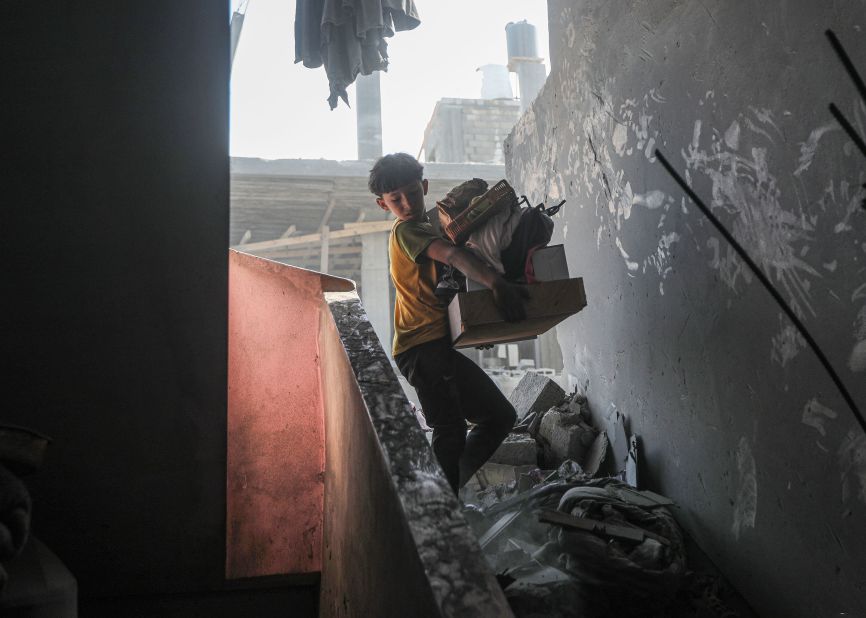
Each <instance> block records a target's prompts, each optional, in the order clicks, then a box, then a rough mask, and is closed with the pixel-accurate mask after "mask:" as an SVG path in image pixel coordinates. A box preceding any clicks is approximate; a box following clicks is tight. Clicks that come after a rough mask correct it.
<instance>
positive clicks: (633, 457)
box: [625, 435, 638, 487]
mask: <svg viewBox="0 0 866 618" xmlns="http://www.w3.org/2000/svg"><path fill="white" fill-rule="evenodd" d="M625 482H626V483H628V484H629V485H631V486H632V487H637V482H638V475H637V436H636V435H633V436H631V437H630V438H629V439H628V456H627V457H626V460H625Z"/></svg>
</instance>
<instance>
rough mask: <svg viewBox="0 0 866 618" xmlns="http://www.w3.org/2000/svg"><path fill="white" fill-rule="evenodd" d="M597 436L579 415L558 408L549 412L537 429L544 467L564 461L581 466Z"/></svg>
mask: <svg viewBox="0 0 866 618" xmlns="http://www.w3.org/2000/svg"><path fill="white" fill-rule="evenodd" d="M597 435H598V431H596V430H595V429H594V428H593V427H591V426H589V425H588V424H587V423H586V422H584V420H583V418H582V417H581V415H580V414H579V413H575V412H569V411H568V410H567V409H565V410H561V409H559V408H554V409H553V410H549V411H548V412H547V413H546V414H545V415H544V418H542V419H541V426H540V427H539V429H538V437H539V442H541V444H542V446H543V449H544V463H545V465H546V466H548V467H551V466H555V465H558V464H559V463H561V462H563V461H564V460H566V459H573V460H574V461H576V462H578V463H581V464H582V463H583V462H584V460H585V459H586V456H587V453H588V452H589V449H590V447H591V446H592V444H593V442H595V438H596V436H597Z"/></svg>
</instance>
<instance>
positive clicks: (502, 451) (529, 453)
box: [489, 433, 538, 466]
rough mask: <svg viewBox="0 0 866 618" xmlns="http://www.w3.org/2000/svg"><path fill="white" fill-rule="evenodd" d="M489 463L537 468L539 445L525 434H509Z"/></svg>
mask: <svg viewBox="0 0 866 618" xmlns="http://www.w3.org/2000/svg"><path fill="white" fill-rule="evenodd" d="M489 461H490V462H492V463H499V464H508V465H510V466H537V465H538V443H537V442H536V441H535V439H534V438H533V437H532V436H530V435H528V434H525V433H511V434H508V436H506V437H505V440H504V441H503V442H502V444H501V445H499V448H498V449H496V452H495V453H493V455H492V456H491V457H490V459H489Z"/></svg>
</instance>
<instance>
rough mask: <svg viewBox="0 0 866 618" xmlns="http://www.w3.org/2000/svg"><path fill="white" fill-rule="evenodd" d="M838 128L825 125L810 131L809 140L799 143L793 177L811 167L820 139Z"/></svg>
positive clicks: (832, 125)
mask: <svg viewBox="0 0 866 618" xmlns="http://www.w3.org/2000/svg"><path fill="white" fill-rule="evenodd" d="M838 128H839V127H838V125H836V124H825V125H824V126H822V127H818V128H817V129H815V130H814V131H812V132H811V133H810V134H809V139H807V140H806V141H805V142H800V160H799V161H798V165H797V169H795V170H794V176H799V175H800V174H802V173H803V172H805V171H806V170H807V169H809V166H810V165H812V159H814V158H815V151H816V150H818V142H819V141H820V139H821V137H822V136H823V135H824V134H825V133H827V132H828V131H834V130H837V129H838Z"/></svg>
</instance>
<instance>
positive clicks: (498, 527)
mask: <svg viewBox="0 0 866 618" xmlns="http://www.w3.org/2000/svg"><path fill="white" fill-rule="evenodd" d="M522 514H523V511H519V510H518V511H512V512H510V513H506V514H505V515H503V516H502V517H500V518H499V519H498V520H496V523H495V524H493V525H492V526H490V528H489V529H488V530H487V532H485V533H484V534H483V535H482V536H481V538H480V539H478V544H479V545H481V549H484V548H485V547H487V545H488V544H489V543H490V542H491V541H493V540H494V539H495V538H496V537H498V536H499V535H500V534H502V533H503V532H504V531H505V529H506V528H508V526H510V525H511V524H513V523H514V521H515V520H516V519H517V518H518V517H520V516H521V515H522Z"/></svg>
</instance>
